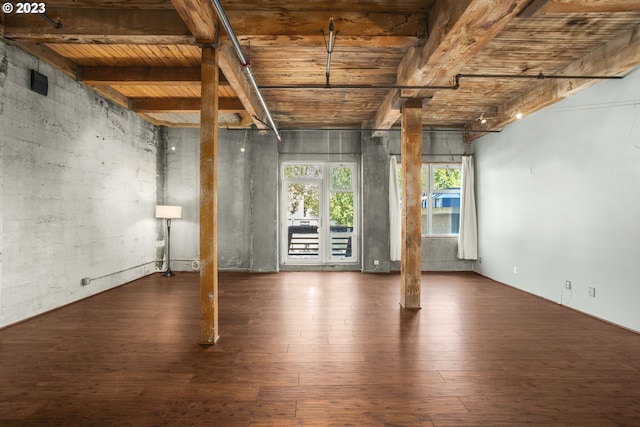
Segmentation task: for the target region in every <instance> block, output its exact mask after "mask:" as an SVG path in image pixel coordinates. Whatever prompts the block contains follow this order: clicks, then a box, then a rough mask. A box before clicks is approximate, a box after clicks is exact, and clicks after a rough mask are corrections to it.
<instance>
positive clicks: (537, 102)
mask: <svg viewBox="0 0 640 427" xmlns="http://www.w3.org/2000/svg"><path fill="white" fill-rule="evenodd" d="M638 64H640V25H636V26H635V27H633V28H632V29H630V30H626V31H623V32H621V33H620V34H619V35H618V36H617V37H615V38H614V39H613V40H611V41H610V42H608V43H606V44H604V45H602V46H600V47H598V48H596V49H594V50H592V51H591V52H590V53H589V54H587V55H586V56H584V57H582V58H580V59H579V60H577V61H575V62H573V63H571V64H569V65H568V66H566V67H565V68H563V69H562V70H561V71H560V72H558V73H556V75H559V76H562V75H565V76H623V75H625V74H626V73H628V72H629V71H631V70H632V69H633V68H634V67H636V66H637V65H638ZM599 81H600V80H586V79H545V80H544V81H543V82H542V83H540V84H537V85H535V86H534V87H532V88H530V89H529V90H527V91H526V92H525V93H522V94H520V95H518V96H516V97H515V98H513V99H511V100H509V101H507V102H505V103H503V104H502V105H500V106H498V107H497V114H496V117H494V118H492V119H491V120H490V121H489V122H487V124H486V126H487V127H490V128H491V129H500V128H502V127H504V126H506V125H508V124H509V123H511V122H514V121H515V120H517V119H516V118H515V117H514V116H513V113H514V112H519V113H522V114H523V115H527V114H531V113H533V112H535V111H538V110H540V109H542V108H545V107H548V106H550V105H553V104H555V103H556V102H559V101H561V100H563V99H565V98H567V97H568V96H571V95H573V94H575V93H577V92H579V91H581V90H583V89H586V88H587V87H589V86H592V85H594V84H596V83H598V82H599ZM471 129H473V130H476V131H477V130H481V129H483V127H480V126H478V124H475V125H474V126H473V127H471ZM482 135H483V134H482V133H471V134H468V135H467V139H468V140H474V139H476V138H479V137H480V136H482Z"/></svg>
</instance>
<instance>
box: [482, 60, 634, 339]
mask: <svg viewBox="0 0 640 427" xmlns="http://www.w3.org/2000/svg"><path fill="white" fill-rule="evenodd" d="M639 104H640V69H636V70H635V71H634V72H633V73H631V74H630V75H628V76H627V77H626V78H625V79H623V80H609V81H605V82H602V83H599V84H598V85H597V86H594V87H592V88H590V89H587V90H585V91H583V92H581V93H579V94H577V95H575V96H573V97H572V98H570V99H567V100H565V101H563V102H561V103H559V104H556V105H555V106H553V107H551V108H548V109H545V110H543V111H540V112H538V113H536V114H533V115H531V116H530V117H526V118H524V119H522V120H520V121H519V122H517V123H514V124H512V125H510V126H508V127H507V128H505V130H504V131H503V132H502V133H500V134H493V135H489V136H486V137H483V138H482V139H480V140H478V141H477V142H476V143H475V154H476V176H477V181H476V185H477V201H478V216H479V238H480V247H479V250H480V253H479V255H480V256H481V257H482V263H481V264H477V266H476V269H477V271H478V272H479V273H481V274H483V275H486V276H488V277H491V278H493V279H495V280H498V281H500V282H503V283H506V284H508V285H511V286H514V287H516V288H519V289H522V290H524V291H527V292H530V293H533V294H535V295H539V296H541V297H543V298H546V299H549V300H552V301H555V302H558V303H561V304H564V305H566V306H568V307H572V308H574V309H576V310H579V311H582V312H586V313H589V314H591V315H593V316H596V317H599V318H602V319H606V320H608V321H610V322H613V323H616V324H619V325H622V326H625V327H627V328H630V329H634V330H636V331H640V316H639V315H638V301H640V280H639V275H638V268H637V265H638V260H640V226H639V219H640V107H639V106H638V105H639ZM566 280H570V281H571V282H572V289H571V290H567V289H565V281H566ZM589 287H594V288H595V290H596V296H595V298H592V297H590V296H589V293H588V288H589ZM561 326H562V325H559V327H561Z"/></svg>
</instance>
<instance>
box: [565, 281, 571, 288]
mask: <svg viewBox="0 0 640 427" xmlns="http://www.w3.org/2000/svg"><path fill="white" fill-rule="evenodd" d="M564 288H565V289H571V280H566V281H565V282H564Z"/></svg>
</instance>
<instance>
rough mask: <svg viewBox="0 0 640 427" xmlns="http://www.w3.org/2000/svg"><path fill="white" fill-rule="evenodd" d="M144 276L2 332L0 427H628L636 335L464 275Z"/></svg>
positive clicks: (636, 382) (635, 387)
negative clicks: (207, 327) (405, 286)
mask: <svg viewBox="0 0 640 427" xmlns="http://www.w3.org/2000/svg"><path fill="white" fill-rule="evenodd" d="M422 279H423V293H422V309H421V310H417V311H404V310H402V309H401V308H400V306H399V304H398V301H399V297H400V286H399V276H398V275H393V274H380V275H375V274H362V273H357V272H323V273H317V272H283V273H279V274H245V273H223V274H221V275H220V283H219V287H220V289H219V305H220V313H219V323H220V334H221V338H220V341H219V344H218V345H216V346H200V345H198V339H199V332H200V324H199V322H200V313H199V307H200V304H199V278H198V275H197V274H195V273H178V274H177V275H176V276H175V277H172V278H165V277H162V276H160V275H157V274H155V275H152V276H148V277H145V278H143V279H140V280H137V281H135V282H132V283H129V284H126V285H123V286H121V287H118V288H116V289H113V290H111V291H108V292H104V293H102V294H99V295H96V296H94V297H91V298H88V299H86V300H83V301H80V302H77V303H74V304H71V305H68V306H65V307H62V308H60V309H58V310H55V311H53V312H50V313H47V314H44V315H42V316H38V317H36V318H33V319H30V320H28V321H25V322H22V323H20V324H17V325H13V326H11V327H8V328H5V329H3V330H0V425H1V426H99V427H103V426H143V427H144V426H236V425H237V426H324V425H353V426H431V427H448V426H483V427H484V426H496V427H500V426H509V427H513V426H598V427H601V426H602V427H607V426H640V336H639V335H638V334H635V333H633V332H630V331H627V330H624V329H622V328H618V327H615V326H613V325H610V324H607V323H605V322H601V321H599V320H597V319H594V318H591V317H588V316H585V315H583V314H581V313H578V312H575V311H572V310H570V309H568V308H566V307H563V306H560V305H557V304H555V303H552V302H549V301H546V300H543V299H540V298H537V297H534V296H531V295H528V294H526V293H524V292H521V291H519V290H516V289H513V288H510V287H508V286H504V285H502V284H499V283H496V282H494V281H491V280H489V279H486V278H483V277H481V276H479V275H476V274H473V273H425V274H423V277H422Z"/></svg>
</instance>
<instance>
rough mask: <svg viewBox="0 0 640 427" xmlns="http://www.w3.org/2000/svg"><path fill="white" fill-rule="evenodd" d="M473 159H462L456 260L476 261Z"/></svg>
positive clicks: (476, 239) (476, 234)
mask: <svg viewBox="0 0 640 427" xmlns="http://www.w3.org/2000/svg"><path fill="white" fill-rule="evenodd" d="M473 177H474V171H473V157H472V156H463V157H462V194H461V195H460V196H461V198H460V234H459V235H458V258H459V259H467V260H476V259H478V223H477V220H476V195H475V190H474V178H473Z"/></svg>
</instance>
